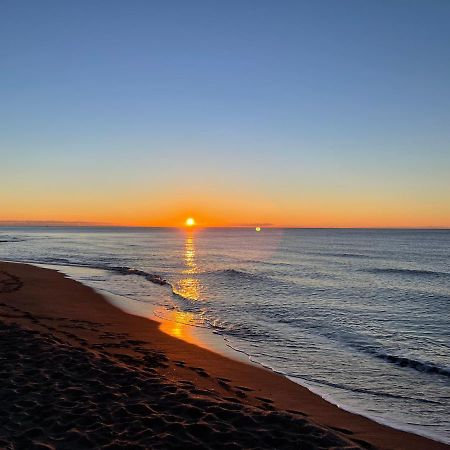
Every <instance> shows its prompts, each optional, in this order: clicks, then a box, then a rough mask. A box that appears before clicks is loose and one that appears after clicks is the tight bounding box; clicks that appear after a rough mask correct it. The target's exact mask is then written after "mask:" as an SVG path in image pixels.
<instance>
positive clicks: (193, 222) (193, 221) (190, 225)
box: [185, 217, 195, 227]
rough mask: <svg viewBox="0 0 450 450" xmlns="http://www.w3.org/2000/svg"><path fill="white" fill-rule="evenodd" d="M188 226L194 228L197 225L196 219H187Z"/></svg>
mask: <svg viewBox="0 0 450 450" xmlns="http://www.w3.org/2000/svg"><path fill="white" fill-rule="evenodd" d="M185 223H186V226H187V227H193V226H194V225H195V220H194V218H193V217H188V218H187V219H186V222H185Z"/></svg>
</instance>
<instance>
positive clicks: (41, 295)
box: [0, 262, 450, 450]
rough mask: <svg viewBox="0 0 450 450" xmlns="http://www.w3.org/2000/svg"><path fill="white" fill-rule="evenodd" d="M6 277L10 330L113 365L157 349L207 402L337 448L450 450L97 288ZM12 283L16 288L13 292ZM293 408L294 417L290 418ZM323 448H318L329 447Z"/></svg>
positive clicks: (13, 271)
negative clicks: (240, 409) (201, 341)
mask: <svg viewBox="0 0 450 450" xmlns="http://www.w3.org/2000/svg"><path fill="white" fill-rule="evenodd" d="M0 272H1V273H6V274H7V276H4V278H5V277H6V280H7V281H3V290H2V279H1V278H0V303H1V304H2V305H1V306H0V313H1V314H2V315H1V316H0V320H1V321H2V322H3V323H4V324H6V325H11V324H13V323H16V324H18V325H19V326H20V327H22V328H26V329H28V330H32V331H36V332H39V333H46V334H48V333H50V334H51V335H53V336H55V337H57V338H58V339H60V340H61V341H62V342H65V343H66V344H70V345H71V346H72V347H75V348H78V349H82V350H83V351H84V352H90V353H92V354H97V353H99V352H100V353H101V354H103V353H104V354H106V355H107V357H108V358H112V359H114V358H116V357H118V356H119V354H120V355H128V356H129V357H134V356H135V355H136V349H140V350H143V349H144V350H152V351H157V352H159V353H160V354H162V355H164V358H166V359H165V363H164V364H165V365H166V366H167V367H158V368H156V369H155V370H156V371H157V372H158V374H159V376H161V377H163V378H164V379H167V380H170V381H171V382H173V383H180V382H182V381H183V380H184V381H187V382H190V383H193V385H194V386H195V387H196V389H197V390H198V389H200V390H202V391H204V392H209V397H208V395H207V394H204V395H206V396H207V397H208V398H210V397H211V398H212V397H213V396H217V397H218V399H219V400H218V401H219V403H220V399H225V400H223V402H228V401H233V402H234V403H237V404H241V405H243V406H245V407H246V408H247V407H248V408H250V409H251V411H254V413H255V414H259V411H261V413H264V414H270V413H271V412H277V413H278V412H280V414H281V413H283V414H287V415H292V417H293V418H297V420H302V421H307V423H308V425H311V426H313V427H317V429H318V430H321V431H320V432H321V433H322V435H323V436H325V435H326V438H324V439H331V440H332V439H333V438H335V439H338V440H339V444H337V445H336V444H334V446H335V447H336V448H346V447H345V445H352V443H353V445H357V446H361V447H362V448H380V449H411V450H414V449H417V450H421V449H424V448H427V449H430V450H433V449H436V450H437V449H448V448H450V446H449V445H447V444H444V443H440V442H438V441H435V440H431V439H429V438H425V437H422V436H420V435H416V434H413V433H410V432H406V431H401V430H397V429H394V428H391V427H389V426H386V425H383V424H380V423H378V422H374V421H373V420H371V419H368V418H365V417H363V416H360V415H357V414H353V413H351V412H347V411H345V410H342V409H340V408H339V407H338V406H335V405H333V404H331V403H329V402H327V401H326V400H324V399H323V398H321V397H320V396H319V395H317V394H314V393H313V392H311V391H310V390H308V389H307V388H306V387H303V386H301V385H300V384H298V383H295V382H293V381H291V380H289V379H288V378H287V377H284V376H282V375H280V374H277V373H276V372H274V371H270V370H268V369H264V368H262V367H258V366H256V365H254V364H246V363H245V362H242V361H237V360H232V359H229V358H227V357H225V356H222V355H220V354H218V353H214V352H211V351H209V350H206V349H204V348H200V347H198V346H195V345H193V344H190V343H188V342H185V341H183V340H181V339H178V338H175V337H172V336H170V335H168V334H165V333H163V332H162V331H160V329H159V328H160V325H159V323H158V322H155V321H152V320H150V319H147V318H142V317H138V316H133V315H130V314H128V313H126V312H123V311H122V310H120V309H118V308H117V307H115V306H113V305H112V304H111V303H110V302H108V301H107V300H106V299H105V298H104V297H103V296H102V295H100V294H98V293H97V292H96V291H94V290H93V289H92V288H90V287H87V286H85V285H82V284H81V283H79V282H77V281H74V280H72V279H70V278H66V277H65V276H64V275H63V274H61V273H59V272H57V271H55V270H51V269H44V268H38V267H35V266H31V265H27V264H22V263H11V262H0ZM11 277H12V278H11ZM8 280H9V281H8ZM11 280H12V281H11ZM14 280H16V281H14ZM8 283H9V284H8ZM14 283H16V284H15V286H16V287H17V288H16V289H13V290H11V289H12V287H14ZM5 286H6V288H5ZM8 286H10V287H11V289H10V288H8ZM5 289H6V290H5ZM11 308H16V309H18V310H19V311H16V313H20V314H11ZM8 311H9V312H8ZM12 311H14V310H13V309H12ZM8 316H9V317H8ZM67 320H71V321H73V322H74V323H76V322H77V321H91V322H92V323H97V324H98V323H100V324H101V328H102V333H103V334H99V333H97V332H94V331H93V330H91V329H89V327H86V326H85V327H77V326H76V325H73V326H72V328H71V329H70V331H67V324H65V322H64V321H67ZM61 321H62V322H61ZM49 323H50V324H51V326H49ZM105 333H106V334H107V333H110V338H109V340H108V341H107V343H108V345H106V344H105V342H102V341H101V339H100V337H101V336H102V335H104V334H105ZM124 333H126V334H127V336H130V338H129V340H131V341H135V342H140V343H141V344H136V345H137V347H136V345H135V346H133V345H132V344H130V345H129V346H128V347H126V346H123V345H121V344H120V342H118V340H117V339H118V338H117V336H116V335H119V334H124ZM113 335H115V336H116V337H113ZM214 398H215V397H214ZM231 399H233V400H231ZM216 400H217V399H216ZM252 408H253V409H252ZM289 410H290V411H291V412H286V411H289ZM294 411H296V412H294ZM0 427H1V426H0ZM278 431H279V430H278ZM313 434H314V432H313ZM319 434H320V433H319ZM330 442H331V441H330ZM321 445H322V447H320V446H317V447H316V448H326V447H323V443H322V444H321ZM330 445H331V444H330ZM338 445H340V447H339V446H338Z"/></svg>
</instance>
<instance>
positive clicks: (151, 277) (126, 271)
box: [97, 266, 170, 286]
mask: <svg viewBox="0 0 450 450" xmlns="http://www.w3.org/2000/svg"><path fill="white" fill-rule="evenodd" d="M97 268H99V269H106V270H111V271H112V272H116V273H120V274H122V275H138V276H141V277H144V278H145V279H146V280H148V281H151V282H152V283H155V284H159V285H161V286H164V285H169V284H170V283H169V282H168V281H167V280H165V279H164V278H162V277H161V276H160V275H156V274H154V273H149V272H145V271H144V270H140V269H133V268H132V267H127V266H114V267H97Z"/></svg>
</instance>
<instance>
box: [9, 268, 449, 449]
mask: <svg viewBox="0 0 450 450" xmlns="http://www.w3.org/2000/svg"><path fill="white" fill-rule="evenodd" d="M158 327H159V324H157V323H156V322H153V321H149V320H147V319H143V318H140V317H136V316H132V315H129V314H126V313H124V312H122V311H120V310H118V309H116V308H115V307H113V306H112V305H110V304H109V303H108V302H107V301H105V300H104V298H103V297H102V296H101V295H99V294H97V293H95V292H94V291H93V290H92V289H90V288H88V287H86V286H83V285H82V284H80V283H77V282H75V281H73V280H70V279H67V278H65V277H64V276H63V275H62V274H60V273H58V272H55V271H52V270H47V269H40V268H36V267H33V266H28V265H24V264H11V263H0V381H1V389H0V448H6V449H27V450H28V449H35V448H36V449H37V448H41V449H45V448H56V449H89V448H95V449H97V448H105V449H116V448H117V449H144V448H162V449H169V448H185V449H188V448H211V449H233V448H236V449H237V448H276V449H281V448H295V449H305V450H307V449H357V448H365V449H370V448H380V449H408V450H434V449H449V448H450V446H447V445H445V444H440V443H438V442H434V441H432V440H429V439H426V438H422V437H420V436H416V435H414V434H410V433H405V432H401V431H397V430H394V429H391V428H389V427H385V426H383V425H379V424H377V423H375V422H373V421H371V420H368V419H365V418H363V417H361V416H358V415H354V414H351V413H347V412H345V411H342V410H341V409H339V408H338V407H335V406H333V405H331V404H329V403H327V402H325V401H324V400H322V399H321V398H320V397H318V396H316V395H315V394H312V393H311V392H309V391H308V390H307V389H305V388H302V387H301V386H299V385H297V384H295V383H292V382H290V381H289V380H287V379H285V378H283V377H281V376H279V375H277V374H275V373H272V372H270V371H267V370H264V369H260V368H258V367H255V366H252V365H248V364H244V363H241V362H237V361H233V360H230V359H227V358H225V357H223V356H220V355H218V354H215V353H212V352H210V351H208V350H205V349H202V348H199V347H197V346H194V345H192V344H189V343H186V342H184V341H181V340H178V339H175V338H173V337H171V336H168V335H166V334H164V333H162V332H161V331H159V329H158Z"/></svg>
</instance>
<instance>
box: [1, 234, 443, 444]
mask: <svg viewBox="0 0 450 450" xmlns="http://www.w3.org/2000/svg"><path fill="white" fill-rule="evenodd" d="M0 259H3V260H10V261H24V262H33V263H40V264H50V265H55V266H59V267H61V266H65V267H66V272H67V273H69V274H70V275H71V276H73V277H74V278H76V279H78V280H80V281H82V282H83V283H85V284H88V285H90V286H93V287H95V288H97V289H100V290H103V291H104V292H110V293H112V294H115V295H116V297H115V298H118V299H119V301H118V302H119V306H120V302H121V301H120V298H122V299H124V300H123V306H124V308H125V309H127V307H128V308H129V309H131V310H133V311H137V313H139V311H149V308H150V309H151V310H152V314H154V315H155V316H157V317H160V318H162V319H164V320H167V321H169V322H172V323H174V324H175V325H174V327H173V328H172V334H173V335H175V336H177V333H178V334H179V336H178V337H183V331H182V330H183V329H189V327H191V328H192V329H202V330H205V331H206V332H208V331H209V332H211V333H215V334H216V335H217V336H220V340H221V341H223V342H224V343H225V344H226V345H227V346H229V347H230V348H233V349H236V350H238V351H239V352H242V353H241V354H245V355H247V356H248V358H249V359H251V360H252V361H254V362H256V363H259V364H261V365H264V366H266V367H268V368H271V369H272V370H275V371H277V372H280V373H282V374H283V375H285V376H287V377H289V378H290V379H292V380H294V381H296V382H297V383H300V384H302V385H304V386H307V387H308V388H310V389H311V390H313V391H314V392H317V393H319V394H320V395H322V396H323V397H324V398H326V399H328V400H330V401H331V402H333V403H335V404H338V405H339V406H341V407H342V408H344V409H348V410H350V411H354V412H358V413H360V414H363V415H365V416H368V417H371V418H374V419H375V420H377V421H379V422H382V423H387V424H390V425H391V426H394V427H397V428H400V429H404V430H407V431H413V432H416V433H418V434H422V435H425V436H430V437H433V438H435V439H437V440H440V441H444V442H448V443H450V423H449V417H450V329H449V328H450V327H449V324H450V231H449V230H363V229H347V230H345V229H339V230H331V229H262V230H261V231H260V232H256V231H255V230H254V229H197V230H192V231H188V230H181V229H170V228H166V229H157V228H0ZM159 277H160V278H159ZM161 280H166V283H165V284H160V283H161ZM143 315H145V314H143ZM177 330H178V331H177Z"/></svg>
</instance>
